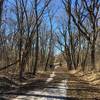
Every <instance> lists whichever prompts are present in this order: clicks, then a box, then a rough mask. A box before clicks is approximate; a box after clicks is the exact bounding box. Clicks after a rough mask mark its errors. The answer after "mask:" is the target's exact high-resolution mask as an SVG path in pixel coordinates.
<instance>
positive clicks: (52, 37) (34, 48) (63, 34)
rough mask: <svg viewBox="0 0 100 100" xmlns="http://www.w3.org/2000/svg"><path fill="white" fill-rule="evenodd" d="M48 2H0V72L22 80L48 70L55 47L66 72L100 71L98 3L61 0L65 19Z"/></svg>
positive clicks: (99, 13) (24, 0)
mask: <svg viewBox="0 0 100 100" xmlns="http://www.w3.org/2000/svg"><path fill="white" fill-rule="evenodd" d="M50 3H52V0H14V1H9V0H8V1H6V0H0V56H1V58H0V71H2V70H4V71H6V72H7V73H9V72H10V71H11V73H13V72H14V73H19V79H20V80H21V79H23V78H24V74H25V72H29V73H32V74H33V75H35V74H36V72H37V70H38V69H40V70H41V69H43V70H47V67H48V65H50V64H52V65H53V63H54V59H55V52H57V50H56V51H55V48H57V49H58V50H60V51H61V52H60V53H59V55H62V57H63V58H62V59H63V60H65V61H66V63H67V66H66V68H68V69H69V70H72V69H77V68H78V67H81V69H82V70H83V71H85V70H97V69H98V71H99V70H100V63H99V62H100V59H99V56H100V41H99V39H100V23H99V22H100V21H99V20H100V1H99V0H93V1H91V0H89V1H87V0H81V1H80V0H74V1H72V0H62V4H63V7H64V9H65V13H66V17H65V16H61V18H60V17H59V15H56V14H55V11H56V10H54V11H53V9H54V8H53V7H52V6H51V5H50ZM58 10H59V9H58ZM57 16H58V17H59V18H58V19H56V24H57V25H56V26H57V27H56V29H54V27H55V24H54V23H53V20H54V19H55V18H56V17H57ZM46 20H47V23H46ZM56 58H57V56H56ZM90 59H91V60H90ZM59 62H60V59H59ZM97 63H99V64H98V66H97ZM87 67H89V68H87Z"/></svg>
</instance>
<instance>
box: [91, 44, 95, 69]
mask: <svg viewBox="0 0 100 100" xmlns="http://www.w3.org/2000/svg"><path fill="white" fill-rule="evenodd" d="M91 66H92V69H91V70H93V69H95V43H93V44H92V46H91Z"/></svg>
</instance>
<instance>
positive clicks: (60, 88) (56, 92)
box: [12, 66, 68, 100]
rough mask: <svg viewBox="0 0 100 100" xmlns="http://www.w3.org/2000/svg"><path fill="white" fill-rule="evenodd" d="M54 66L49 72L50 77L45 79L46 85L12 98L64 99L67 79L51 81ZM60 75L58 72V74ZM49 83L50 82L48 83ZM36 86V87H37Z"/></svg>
mask: <svg viewBox="0 0 100 100" xmlns="http://www.w3.org/2000/svg"><path fill="white" fill-rule="evenodd" d="M58 68H59V66H56V67H55V69H54V71H53V72H52V73H51V74H50V77H49V78H48V79H47V80H46V81H45V83H46V84H49V85H48V86H46V87H44V89H41V90H34V91H32V90H31V91H29V92H28V93H26V95H19V96H17V97H16V98H14V99H12V100H65V99H66V95H67V91H66V90H67V88H68V87H67V86H66V85H67V80H65V79H63V80H59V81H58V82H53V80H54V78H55V77H56V76H57V75H56V69H58ZM59 75H60V74H59ZM50 83H51V84H50ZM37 88H38V87H37Z"/></svg>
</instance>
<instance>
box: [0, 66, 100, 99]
mask: <svg viewBox="0 0 100 100" xmlns="http://www.w3.org/2000/svg"><path fill="white" fill-rule="evenodd" d="M92 74H93V75H94V73H92ZM92 74H91V73H88V74H87V77H86V75H83V74H82V72H77V71H71V72H70V73H68V72H67V71H66V68H65V67H60V66H57V67H55V69H54V71H48V72H42V73H40V72H39V73H37V75H36V76H35V77H33V76H32V75H27V80H25V81H23V82H22V83H21V84H19V83H18V81H11V80H8V79H7V78H6V77H2V76H1V77H0V83H2V84H3V86H0V100H100V84H99V80H100V79H99V78H97V76H99V74H98V75H97V74H96V75H94V76H92V78H91V75H92ZM93 77H94V78H93ZM90 79H91V80H92V79H96V80H95V81H98V82H94V81H93V80H92V81H91V82H90ZM4 81H6V83H5V84H4ZM11 82H12V83H11ZM93 82H94V83H95V84H94V83H93ZM8 83H9V84H10V83H11V84H12V85H11V84H10V85H9V84H8ZM2 84H1V85H2Z"/></svg>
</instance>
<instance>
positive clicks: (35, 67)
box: [33, 0, 39, 75]
mask: <svg viewBox="0 0 100 100" xmlns="http://www.w3.org/2000/svg"><path fill="white" fill-rule="evenodd" d="M35 14H36V50H35V65H34V69H33V75H35V74H36V70H37V64H38V51H39V46H38V45H39V33H38V12H37V0H35Z"/></svg>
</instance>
